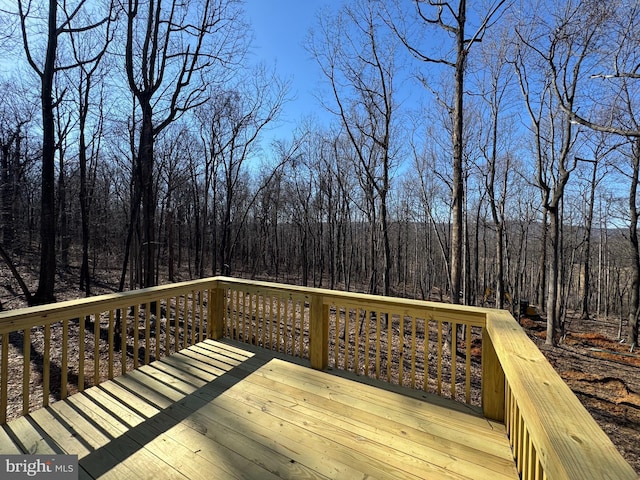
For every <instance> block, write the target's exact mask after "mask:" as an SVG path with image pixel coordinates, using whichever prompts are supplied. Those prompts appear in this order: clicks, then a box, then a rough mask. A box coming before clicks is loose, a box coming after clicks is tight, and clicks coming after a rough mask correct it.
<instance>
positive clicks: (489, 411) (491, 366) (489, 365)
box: [482, 325, 505, 422]
mask: <svg viewBox="0 0 640 480" xmlns="http://www.w3.org/2000/svg"><path fill="white" fill-rule="evenodd" d="M504 382H505V379H504V372H503V371H502V365H500V359H498V355H497V354H496V351H495V349H494V347H493V342H492V341H491V336H490V335H489V332H488V330H487V326H486V325H485V326H484V327H483V328H482V412H483V414H484V416H485V417H486V418H488V419H491V420H496V421H498V422H504V407H505V403H504V402H505V398H504V396H505V394H504V392H505V390H504Z"/></svg>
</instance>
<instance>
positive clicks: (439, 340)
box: [436, 320, 442, 395]
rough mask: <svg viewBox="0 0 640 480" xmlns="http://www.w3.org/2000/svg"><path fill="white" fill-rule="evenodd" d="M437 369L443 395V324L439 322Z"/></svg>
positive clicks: (440, 393)
mask: <svg viewBox="0 0 640 480" xmlns="http://www.w3.org/2000/svg"><path fill="white" fill-rule="evenodd" d="M436 368H437V370H438V374H437V379H438V380H437V381H438V395H442V322H441V321H440V320H438V359H437V364H436Z"/></svg>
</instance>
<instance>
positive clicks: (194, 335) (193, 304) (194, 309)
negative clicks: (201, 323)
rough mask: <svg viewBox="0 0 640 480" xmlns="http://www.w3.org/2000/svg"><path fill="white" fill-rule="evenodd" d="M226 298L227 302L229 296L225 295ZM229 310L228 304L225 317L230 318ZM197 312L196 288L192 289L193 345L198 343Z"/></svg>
mask: <svg viewBox="0 0 640 480" xmlns="http://www.w3.org/2000/svg"><path fill="white" fill-rule="evenodd" d="M224 299H225V302H226V300H227V296H226V295H225V296H224ZM226 303H227V302H226ZM227 305H228V303H227ZM228 311H229V308H228V306H226V307H225V309H224V316H225V318H228V314H227V312H228ZM196 312H197V308H196V291H195V290H191V345H194V344H195V343H196ZM225 324H227V325H228V322H225ZM227 336H228V335H227Z"/></svg>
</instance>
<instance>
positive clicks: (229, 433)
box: [0, 340, 518, 480]
mask: <svg viewBox="0 0 640 480" xmlns="http://www.w3.org/2000/svg"><path fill="white" fill-rule="evenodd" d="M395 390H399V388H397V387H396V388H395ZM423 396H424V397H425V398H428V401H425V400H423V399H421V398H419V397H423ZM20 452H28V453H38V454H47V453H69V454H78V456H79V458H80V466H81V471H80V478H81V479H82V478H104V479H107V478H113V479H118V480H120V479H124V478H131V479H144V478H148V479H162V478H181V479H185V478H188V479H199V478H202V479H211V478H259V479H268V478H310V479H311V478H366V477H367V476H370V477H376V478H393V479H398V478H414V479H415V478H472V479H482V478H491V479H492V480H494V479H495V480H497V479H502V478H504V479H507V478H512V479H513V478H518V475H517V472H516V469H515V466H514V462H513V456H512V453H511V450H510V447H509V442H508V440H507V437H506V434H505V428H504V425H503V424H500V423H495V422H491V421H488V420H486V419H484V418H483V417H482V416H481V415H480V414H479V413H477V411H476V410H474V409H473V408H471V407H468V406H466V405H463V404H459V403H455V402H452V401H450V400H446V399H442V398H436V397H431V396H428V397H427V396H426V395H425V394H424V393H420V392H415V391H414V392H409V391H404V393H398V392H396V391H390V390H388V389H382V388H379V387H377V386H373V385H367V384H364V383H360V382H356V381H353V380H351V379H348V378H344V377H341V376H337V375H333V374H332V373H331V372H321V371H317V370H312V369H310V368H307V367H306V366H303V365H299V364H296V363H291V362H290V361H284V360H282V359H280V358H275V357H274V355H273V354H272V353H271V352H268V351H263V350H259V349H254V348H246V347H245V346H242V345H240V344H237V343H234V342H231V341H223V342H215V341H211V340H206V341H204V342H201V343H198V344H196V345H193V346H191V347H190V348H188V349H186V350H182V351H181V352H179V353H177V354H175V355H172V356H170V357H166V358H163V359H162V360H159V361H156V362H153V363H152V364H150V365H148V366H143V367H141V368H140V369H139V370H136V371H131V372H129V373H127V374H126V375H124V376H121V377H117V378H115V379H114V380H111V381H108V382H105V383H102V384H101V385H98V386H96V387H93V388H89V389H87V390H86V391H84V392H82V393H79V394H76V395H73V396H71V397H69V398H67V399H66V400H63V401H58V402H55V403H53V404H52V405H51V406H49V407H47V408H42V409H40V410H36V411H34V412H32V413H30V414H29V415H28V416H26V417H21V418H18V419H16V420H13V421H11V422H9V423H8V424H6V425H4V426H3V427H2V429H0V453H3V454H6V453H20Z"/></svg>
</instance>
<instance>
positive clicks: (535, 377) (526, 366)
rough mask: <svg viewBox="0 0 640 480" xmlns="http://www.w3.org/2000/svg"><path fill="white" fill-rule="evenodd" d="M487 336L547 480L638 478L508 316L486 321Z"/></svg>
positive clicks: (496, 315) (492, 315)
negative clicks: (533, 440)
mask: <svg viewBox="0 0 640 480" xmlns="http://www.w3.org/2000/svg"><path fill="white" fill-rule="evenodd" d="M487 332H488V334H489V335H490V336H491V341H492V343H493V346H494V348H495V351H496V354H497V355H498V357H499V359H500V363H501V365H502V369H503V371H504V374H505V378H506V380H507V382H508V383H509V387H510V389H511V392H512V395H514V397H515V399H516V401H517V403H518V408H519V411H520V414H521V416H522V418H523V420H524V423H525V425H526V427H527V429H528V431H529V434H530V435H531V437H532V438H534V439H535V444H536V449H537V455H538V458H539V459H540V461H541V464H542V466H543V468H544V472H545V478H553V479H559V480H561V479H584V478H603V479H605V478H610V479H614V478H615V479H620V480H621V479H627V478H628V479H632V478H633V479H635V478H637V476H636V474H635V472H634V471H633V469H632V468H631V466H630V465H629V464H628V463H627V462H626V461H625V460H624V458H623V457H622V455H620V453H619V452H618V450H617V449H616V448H615V446H614V445H613V443H612V442H611V441H610V439H609V437H607V435H606V434H605V433H604V431H603V430H602V429H601V428H600V427H599V425H598V424H597V423H596V421H595V420H594V419H593V417H592V416H591V415H590V414H589V412H588V411H587V410H586V409H585V408H584V406H583V405H582V404H581V403H580V400H578V398H577V397H576V396H575V395H574V394H573V392H572V391H571V389H570V388H569V386H568V385H567V384H566V383H565V382H564V381H563V380H562V378H561V377H560V375H558V373H556V371H555V370H554V369H553V366H552V365H551V364H550V363H549V362H548V361H547V359H546V358H545V356H544V355H543V354H542V352H541V351H540V350H539V349H538V348H537V347H536V345H535V344H534V343H533V341H531V339H530V338H529V337H528V336H527V334H526V333H525V332H524V330H523V329H522V328H521V327H520V325H519V324H518V323H517V322H516V321H515V320H514V318H513V317H512V316H511V315H510V314H509V313H508V312H505V311H501V310H494V311H492V312H490V313H489V314H488V315H487Z"/></svg>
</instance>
